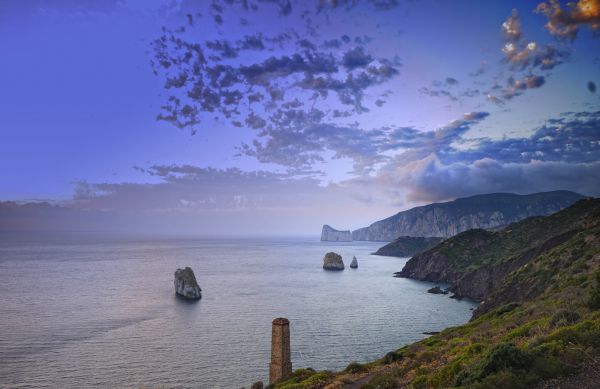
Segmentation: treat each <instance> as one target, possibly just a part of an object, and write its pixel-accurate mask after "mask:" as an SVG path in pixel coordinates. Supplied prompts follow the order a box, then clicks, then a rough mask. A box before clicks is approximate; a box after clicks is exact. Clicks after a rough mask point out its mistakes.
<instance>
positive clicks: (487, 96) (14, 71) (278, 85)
mask: <svg viewBox="0 0 600 389" xmlns="http://www.w3.org/2000/svg"><path fill="white" fill-rule="evenodd" d="M0 52H1V53H2V55H1V56H0V85H2V87H1V88H0V107H2V110H1V112H2V115H1V116H0V167H1V168H0V182H2V185H0V230H4V231H6V230H94V231H118V232H140V233H168V234H183V233H185V234H206V235H244V234H251V235H252V234H278V235H279V234H280V235H291V234H318V233H319V231H320V228H321V225H322V224H325V223H328V224H331V225H333V226H334V227H337V228H340V229H355V228H359V227H362V226H365V225H368V224H370V223H371V222H373V221H376V220H378V219H381V218H383V217H386V216H390V215H392V214H394V213H396V212H398V211H401V210H405V209H409V208H411V207H414V206H416V205H422V204H428V203H431V202H436V201H448V200H452V199H455V198H458V197H464V196H471V195H475V194H482V193H493V192H512V193H521V194H526V193H533V192H539V191H550V190H563V189H564V190H572V191H576V192H579V193H582V194H584V195H588V196H598V195H600V174H599V173H600V91H598V90H597V89H598V86H600V1H599V0H581V1H579V2H575V3H572V4H567V3H566V2H561V1H540V0H536V1H524V0H519V1H498V2H488V1H486V2H482V1H478V0H465V1H442V0H422V1H418V0H412V1H411V0H404V1H403V0H370V1H369V0H365V1H359V0H349V1H343V0H338V1H325V0H314V1H307V0H303V1H292V0H222V1H217V0H214V1H208V0H206V1H190V0H179V1H177V0H165V1H158V0H96V1H76V0H50V1H41V0H39V1H38V0H21V1H18V0H14V1H11V0H2V1H0Z"/></svg>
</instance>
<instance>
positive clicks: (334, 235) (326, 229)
mask: <svg viewBox="0 0 600 389" xmlns="http://www.w3.org/2000/svg"><path fill="white" fill-rule="evenodd" d="M321 241H329V242H352V233H351V232H350V230H346V231H339V230H336V229H335V228H333V227H331V226H329V225H327V224H325V225H324V226H323V229H322V230H321Z"/></svg>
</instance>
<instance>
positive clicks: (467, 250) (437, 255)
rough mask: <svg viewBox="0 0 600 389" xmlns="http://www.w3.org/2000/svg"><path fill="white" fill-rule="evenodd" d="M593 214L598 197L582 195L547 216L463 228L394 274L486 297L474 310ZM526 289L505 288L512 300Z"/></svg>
mask: <svg viewBox="0 0 600 389" xmlns="http://www.w3.org/2000/svg"><path fill="white" fill-rule="evenodd" d="M598 214H600V200H598V199H587V200H580V201H578V202H577V203H575V204H574V205H572V206H571V207H569V208H566V209H564V210H562V211H560V212H557V213H555V214H552V215H550V216H545V217H532V218H528V219H525V220H522V221H520V222H517V223H513V224H511V225H509V226H508V227H506V228H504V229H503V230H500V231H495V232H492V231H486V230H469V231H465V232H463V233H461V234H458V235H456V236H455V237H452V238H449V239H447V240H445V241H444V242H442V243H441V244H439V245H438V246H436V247H434V248H432V249H430V250H428V251H425V252H423V253H421V254H418V255H416V256H414V257H413V258H411V259H410V260H409V261H408V262H407V263H406V265H405V266H404V268H403V269H402V271H401V272H400V273H399V276H401V277H406V278H412V279H417V280H423V281H431V282H445V283H449V284H450V290H451V291H452V292H454V293H455V294H456V295H458V296H460V297H469V298H472V299H475V300H485V302H484V303H483V304H482V305H481V306H480V307H479V308H478V309H477V311H476V312H475V316H477V315H479V314H481V313H484V312H487V311H488V310H490V309H493V308H495V307H497V305H498V304H500V303H502V302H503V301H504V300H505V299H488V298H489V297H490V296H492V295H493V294H494V293H496V292H497V290H498V289H499V288H500V286H501V285H502V283H503V282H504V281H505V277H506V276H507V275H508V274H510V273H512V272H514V271H516V270H518V269H520V268H522V267H523V266H527V265H528V264H529V263H531V262H532V261H535V260H536V259H537V258H539V257H540V256H542V255H544V254H546V253H548V252H549V251H551V250H552V249H554V248H555V247H557V246H559V245H561V244H563V243H565V242H567V241H569V240H570V239H571V238H572V237H573V236H574V235H576V234H577V233H578V232H580V231H581V230H582V228H583V226H585V225H588V224H589V223H592V222H594V223H595V222H597V218H598ZM525 289H526V290H529V288H525ZM525 289H524V288H515V289H514V290H512V291H510V295H511V296H512V298H511V301H513V300H519V299H520V298H521V297H522V298H525V297H527V296H529V297H531V296H530V294H529V293H525V292H523V291H524V290H525ZM520 293H523V296H521V295H520Z"/></svg>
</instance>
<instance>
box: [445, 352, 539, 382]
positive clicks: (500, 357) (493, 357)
mask: <svg viewBox="0 0 600 389" xmlns="http://www.w3.org/2000/svg"><path fill="white" fill-rule="evenodd" d="M531 363H532V357H531V355H529V353H527V352H525V351H523V350H521V349H520V348H518V347H517V346H515V345H514V344H512V343H501V344H499V345H497V346H496V347H494V348H492V349H491V350H490V351H489V352H488V353H487V354H486V356H485V357H484V359H483V361H481V363H480V364H479V365H478V366H477V367H476V368H475V369H473V370H472V371H470V372H468V371H462V372H461V373H460V374H458V375H457V376H456V378H455V380H454V385H455V386H461V385H465V384H472V383H475V382H479V381H482V380H483V379H484V378H486V377H488V376H490V375H492V374H496V373H499V372H503V371H506V372H510V373H511V374H519V373H521V372H525V371H526V370H527V369H529V367H530V366H531Z"/></svg>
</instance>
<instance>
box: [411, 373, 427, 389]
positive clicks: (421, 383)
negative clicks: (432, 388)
mask: <svg viewBox="0 0 600 389" xmlns="http://www.w3.org/2000/svg"><path fill="white" fill-rule="evenodd" d="M410 387H411V388H413V389H425V388H426V387H427V376H425V375H420V376H417V377H415V379H413V380H412V382H411V383H410Z"/></svg>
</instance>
